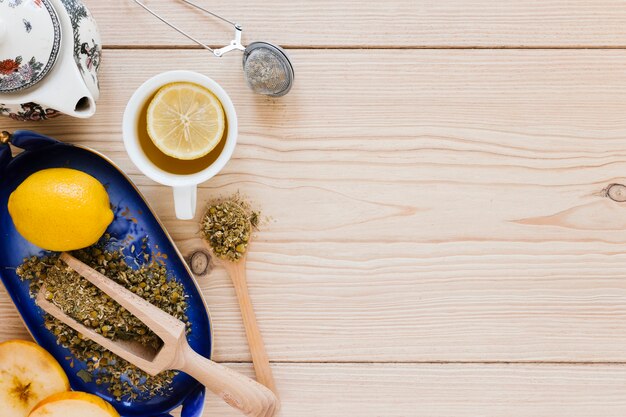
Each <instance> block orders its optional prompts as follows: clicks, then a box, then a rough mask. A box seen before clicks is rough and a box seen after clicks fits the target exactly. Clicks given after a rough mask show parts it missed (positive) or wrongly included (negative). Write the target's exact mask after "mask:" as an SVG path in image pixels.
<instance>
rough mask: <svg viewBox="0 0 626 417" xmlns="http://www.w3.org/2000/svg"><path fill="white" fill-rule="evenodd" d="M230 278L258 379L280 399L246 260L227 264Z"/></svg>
mask: <svg viewBox="0 0 626 417" xmlns="http://www.w3.org/2000/svg"><path fill="white" fill-rule="evenodd" d="M225 267H226V269H227V271H228V274H229V275H230V278H231V279H232V281H233V286H234V287H235V292H236V293H237V299H238V300H239V307H240V308H241V316H242V318H243V325H244V327H245V328H246V336H247V338H248V344H249V345H250V354H251V355H252V363H253V364H254V371H255V373H256V379H257V381H259V382H260V383H261V384H263V385H265V386H266V387H268V388H269V389H271V390H272V391H273V392H274V394H276V396H277V397H278V390H277V389H276V382H275V381H274V374H273V373H272V368H271V367H270V361H269V358H268V356H267V351H266V350H265V343H263V336H261V331H260V330H259V325H258V324H257V320H256V314H255V313H254V308H253V307H252V300H251V299H250V293H249V292H248V280H247V277H246V260H245V259H242V260H240V261H239V262H237V263H231V262H229V263H227V264H226V265H225Z"/></svg>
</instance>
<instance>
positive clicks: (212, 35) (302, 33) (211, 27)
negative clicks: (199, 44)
mask: <svg viewBox="0 0 626 417" xmlns="http://www.w3.org/2000/svg"><path fill="white" fill-rule="evenodd" d="M197 1H198V2H199V3H200V4H201V5H203V6H205V7H208V8H209V9H210V10H213V11H215V12H217V13H219V14H222V15H223V16H225V17H228V18H230V19H234V20H237V21H238V22H239V23H241V24H243V26H244V41H245V42H246V43H249V42H253V41H258V40H264V41H269V42H276V43H278V44H282V45H285V46H288V47H385V48H397V47H450V46H455V47H459V46H460V47H474V46H479V47H503V46H508V47H555V46H556V47H563V46H565V47H603V46H610V47H616V46H618V47H624V46H626V10H625V9H624V7H623V6H624V4H623V2H622V1H620V0H544V1H538V0H534V1H514V0H502V1H494V0H473V1H472V2H471V3H468V2H467V1H466V0H427V1H420V2H416V1H414V0H390V1H378V2H374V1H365V2H364V1H360V0H343V1H334V0H316V1H313V2H299V3H298V4H297V6H296V5H294V3H293V2H291V1H289V0H251V1H246V2H232V1H226V0H216V1H211V2H209V1H206V0H197ZM146 3H147V4H148V5H149V6H150V7H152V8H154V9H155V10H156V11H158V12H159V13H161V14H163V15H164V16H165V17H167V18H169V19H170V20H172V21H173V22H174V23H175V24H177V25H179V26H180V27H182V28H183V29H185V30H187V31H189V32H190V33H192V34H193V35H194V36H196V37H198V38H200V39H202V40H203V41H204V42H207V43H209V44H211V45H218V46H223V45H226V44H227V43H228V42H229V41H230V40H231V39H232V27H229V26H228V25H227V24H225V23H222V22H220V21H218V20H216V19H213V18H211V17H209V16H206V15H204V14H203V13H202V12H199V11H197V10H195V9H193V8H191V7H190V6H187V5H185V4H183V3H182V2H180V1H171V0H146ZM87 4H88V5H89V7H90V8H91V9H92V11H93V13H94V15H95V16H96V18H97V19H98V21H99V24H100V27H101V29H102V34H103V39H104V42H105V44H106V45H109V46H128V45H132V46H150V47H153V46H157V45H159V46H164V45H167V46H176V45H191V41H189V40H187V39H186V38H184V37H183V36H182V35H179V34H178V33H176V32H174V31H173V30H172V29H170V28H168V27H166V26H165V25H163V24H161V23H160V22H159V21H157V20H156V19H155V18H153V17H152V16H150V15H149V14H148V13H146V12H145V11H143V10H142V9H141V8H140V7H139V6H137V5H136V4H135V3H134V2H133V1H131V0H110V1H97V0H87ZM206 57H207V59H209V58H210V57H209V56H208V55H206Z"/></svg>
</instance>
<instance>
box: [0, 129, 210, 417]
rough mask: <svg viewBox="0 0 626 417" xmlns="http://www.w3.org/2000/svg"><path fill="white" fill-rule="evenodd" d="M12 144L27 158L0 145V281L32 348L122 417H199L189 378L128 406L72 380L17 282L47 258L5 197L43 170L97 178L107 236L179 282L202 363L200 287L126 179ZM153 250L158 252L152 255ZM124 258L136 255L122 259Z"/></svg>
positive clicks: (20, 142)
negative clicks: (107, 211) (144, 251)
mask: <svg viewBox="0 0 626 417" xmlns="http://www.w3.org/2000/svg"><path fill="white" fill-rule="evenodd" d="M11 143H12V144H13V145H14V146H16V147H18V148H22V149H24V152H22V153H21V154H19V155H18V156H16V157H15V158H12V157H11V150H10V149H9V146H7V145H1V144H0V278H1V279H2V282H3V283H4V285H5V287H6V289H7V291H8V293H9V295H10V296H11V298H12V299H13V302H14V303H15V305H16V307H17V309H18V311H19V313H20V314H21V316H22V318H23V320H24V323H25V324H26V326H27V327H28V330H29V331H30V333H31V334H32V335H33V337H34V338H35V340H36V341H37V343H39V344H40V345H41V346H43V347H44V348H45V349H47V350H48V351H49V352H50V353H51V354H52V355H53V356H54V357H55V358H56V359H57V360H58V361H59V363H60V364H61V366H63V368H64V369H65V371H66V372H67V374H68V377H69V379H70V384H71V385H72V388H73V389H74V390H77V391H85V392H90V393H93V394H96V395H98V396H100V397H102V398H104V399H105V400H107V401H109V402H111V404H113V406H114V407H115V408H116V409H117V410H118V412H119V413H120V414H121V415H122V416H123V417H168V416H169V414H167V413H168V412H169V411H171V410H172V409H174V408H177V407H179V406H181V405H182V407H183V408H182V414H181V416H182V417H200V415H201V414H202V409H203V406H204V394H205V391H204V387H203V386H202V385H200V384H199V383H198V382H196V381H195V380H194V379H192V378H191V377H189V376H188V375H186V374H183V373H181V374H179V375H178V376H177V377H176V378H175V379H174V383H173V385H172V391H171V392H169V393H168V394H167V395H163V396H156V397H152V398H149V399H144V400H135V401H133V402H128V401H124V399H122V401H115V400H114V399H113V398H111V396H110V395H109V394H108V393H107V392H106V389H105V388H103V387H102V386H98V385H96V384H95V383H93V382H89V383H86V382H84V381H83V380H82V379H81V378H79V377H78V376H77V372H78V371H80V370H81V369H84V367H85V365H84V364H83V363H80V362H78V361H74V367H73V368H72V367H70V360H68V359H66V358H67V357H71V356H72V355H71V354H70V352H69V350H67V349H64V348H62V347H61V346H59V345H57V343H56V340H55V338H54V336H53V335H52V334H51V333H50V332H49V331H48V330H47V329H46V328H45V327H44V324H43V323H44V322H43V311H42V310H41V309H39V307H37V305H36V304H35V301H34V300H33V299H32V298H31V297H30V295H29V291H28V283H26V282H22V281H21V280H20V279H19V277H18V276H17V275H16V274H15V268H16V267H17V266H18V265H20V264H21V263H22V260H23V259H24V258H25V257H28V256H32V255H37V256H41V255H43V254H44V253H45V252H44V251H43V250H41V249H40V248H38V247H36V246H33V245H31V244H30V243H28V242H27V241H26V240H24V238H22V237H21V236H20V235H19V233H18V232H17V231H16V230H15V226H14V225H13V221H12V220H11V217H10V216H9V213H8V210H7V202H8V198H9V195H10V194H11V193H12V192H13V190H15V188H16V187H17V186H18V185H19V184H20V183H21V182H22V181H23V180H24V179H26V177H28V176H29V175H30V174H32V173H34V172H36V171H39V170H41V169H45V168H55V167H67V168H74V169H77V170H80V171H83V172H86V173H88V174H89V175H91V176H93V177H95V178H97V179H98V180H99V181H100V182H101V183H102V184H104V186H105V187H106V188H107V191H108V193H109V198H110V200H111V204H112V206H113V207H114V212H115V219H114V221H113V223H111V225H110V226H109V228H108V229H107V231H108V232H109V233H110V234H111V236H112V237H113V238H114V239H116V240H118V241H120V242H122V241H126V242H130V243H127V244H125V246H126V247H127V248H130V247H131V245H132V243H133V241H134V242H140V241H141V240H142V239H143V238H144V237H146V236H147V237H148V246H149V248H148V250H150V248H152V251H155V252H156V251H157V250H158V251H159V252H161V253H164V254H167V259H164V262H165V265H166V267H167V269H168V271H169V272H170V274H171V275H172V276H175V277H177V279H178V280H180V281H181V282H182V283H183V285H184V286H185V290H186V292H187V294H188V295H189V300H188V301H189V308H188V311H187V315H188V316H189V319H190V320H191V323H192V326H191V327H192V328H191V333H190V334H189V336H188V339H189V344H190V345H191V347H193V349H194V350H196V351H197V352H198V353H200V354H201V355H204V356H206V357H210V355H211V347H212V335H211V324H210V319H209V315H208V310H207V308H206V304H205V302H204V298H203V297H202V295H201V294H200V291H199V289H198V286H197V284H196V282H195V280H194V278H193V276H192V274H191V272H190V271H189V269H188V267H187V265H186V264H185V262H184V261H183V259H182V257H181V255H180V253H179V252H178V250H177V249H176V247H175V246H174V243H173V242H172V240H171V238H170V237H169V235H168V234H167V232H166V231H165V229H164V228H163V226H162V225H161V223H160V222H159V220H158V219H157V217H156V216H155V214H154V213H153V212H152V210H151V209H150V207H149V206H148V204H147V203H146V201H145V200H144V198H143V196H142V195H141V194H140V193H139V191H138V190H137V189H136V188H135V186H134V185H133V183H132V182H131V181H130V179H129V178H128V177H127V176H126V175H125V174H124V173H123V172H122V171H121V170H120V169H119V168H117V167H116V166H115V165H114V164H113V163H112V162H111V161H110V160H108V159H107V158H105V157H104V156H102V155H100V154H98V153H96V152H94V151H92V150H90V149H87V148H84V147H79V146H73V145H69V144H65V143H62V142H58V141H56V140H54V139H51V138H49V137H46V136H42V135H39V134H37V133H34V132H29V131H17V132H15V133H14V134H13V136H12V138H11ZM136 247H141V244H140V243H138V244H137V245H136ZM156 248H158V249H156ZM124 253H125V255H126V256H127V257H129V258H132V257H134V256H136V255H134V254H131V253H130V250H128V251H125V252H124Z"/></svg>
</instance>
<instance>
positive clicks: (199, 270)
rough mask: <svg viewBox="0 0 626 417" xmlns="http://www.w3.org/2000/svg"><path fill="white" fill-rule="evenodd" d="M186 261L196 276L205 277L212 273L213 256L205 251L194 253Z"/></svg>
mask: <svg viewBox="0 0 626 417" xmlns="http://www.w3.org/2000/svg"><path fill="white" fill-rule="evenodd" d="M186 260H187V264H188V265H189V268H191V272H193V273H194V275H197V276H204V275H208V274H209V272H211V254H209V252H207V251H205V250H203V249H200V250H197V251H195V252H193V253H192V254H191V255H189V256H188V257H187V259H186Z"/></svg>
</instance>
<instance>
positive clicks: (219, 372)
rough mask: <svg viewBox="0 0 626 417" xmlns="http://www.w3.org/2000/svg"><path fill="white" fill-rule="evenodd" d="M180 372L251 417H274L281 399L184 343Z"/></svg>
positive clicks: (180, 358) (179, 365)
mask: <svg viewBox="0 0 626 417" xmlns="http://www.w3.org/2000/svg"><path fill="white" fill-rule="evenodd" d="M176 369H180V370H181V371H183V372H185V373H187V374H189V375H191V376H192V377H194V378H195V379H196V380H197V381H198V382H200V383H202V384H203V385H204V386H206V387H207V388H208V389H209V390H210V391H212V392H213V393H215V394H216V395H218V396H219V397H220V398H222V399H223V400H224V402H226V403H227V404H228V405H230V406H231V407H233V408H236V409H237V410H239V411H241V412H242V413H243V414H244V415H246V416H248V417H272V416H273V415H274V413H275V412H276V409H277V404H278V400H277V399H276V396H275V395H274V393H273V392H272V391H270V390H269V389H268V388H266V387H264V386H263V385H261V384H259V383H258V382H256V381H255V380H253V379H250V378H248V377H247V376H245V375H243V374H240V373H239V372H235V371H233V370H232V369H229V368H227V367H225V366H223V365H220V364H218V363H216V362H213V361H212V360H210V359H207V358H205V357H204V356H201V355H200V354H198V353H196V352H195V351H194V350H193V349H191V347H190V346H189V344H188V343H187V342H186V340H184V341H183V342H181V346H180V351H179V358H178V363H177V364H176Z"/></svg>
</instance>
